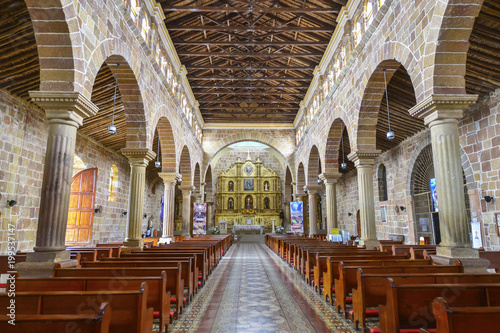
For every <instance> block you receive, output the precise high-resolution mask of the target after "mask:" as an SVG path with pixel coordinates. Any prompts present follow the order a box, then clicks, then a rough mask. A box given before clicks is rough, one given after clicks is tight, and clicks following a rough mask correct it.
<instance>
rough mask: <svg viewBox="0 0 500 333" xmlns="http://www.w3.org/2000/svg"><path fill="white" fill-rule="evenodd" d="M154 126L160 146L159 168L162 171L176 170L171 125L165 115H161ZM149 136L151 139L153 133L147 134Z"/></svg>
mask: <svg viewBox="0 0 500 333" xmlns="http://www.w3.org/2000/svg"><path fill="white" fill-rule="evenodd" d="M156 128H157V129H158V136H159V140H160V147H161V170H162V172H176V170H177V163H176V161H177V158H176V154H175V137H174V132H173V131H172V125H171V124H170V121H169V120H168V118H167V117H165V116H162V117H160V119H158V122H157V125H156ZM153 129H154V128H153ZM149 137H150V138H151V139H153V138H154V133H153V134H151V135H149ZM151 144H152V143H151Z"/></svg>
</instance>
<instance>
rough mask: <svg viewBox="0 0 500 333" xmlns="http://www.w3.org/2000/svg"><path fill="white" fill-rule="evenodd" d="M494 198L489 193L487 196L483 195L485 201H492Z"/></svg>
mask: <svg viewBox="0 0 500 333" xmlns="http://www.w3.org/2000/svg"><path fill="white" fill-rule="evenodd" d="M494 200H495V198H493V197H490V196H489V195H487V196H485V197H484V201H486V202H492V201H494Z"/></svg>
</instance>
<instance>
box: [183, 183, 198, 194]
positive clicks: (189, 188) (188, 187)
mask: <svg viewBox="0 0 500 333" xmlns="http://www.w3.org/2000/svg"><path fill="white" fill-rule="evenodd" d="M195 188H196V187H194V186H193V185H180V186H179V190H181V191H182V195H188V192H189V195H191V192H192V191H194V189H195Z"/></svg>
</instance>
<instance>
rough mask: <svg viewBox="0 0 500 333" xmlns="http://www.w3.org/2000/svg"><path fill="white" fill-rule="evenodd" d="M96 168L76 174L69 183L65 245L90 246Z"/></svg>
mask: <svg viewBox="0 0 500 333" xmlns="http://www.w3.org/2000/svg"><path fill="white" fill-rule="evenodd" d="M96 180H97V168H92V169H86V170H83V171H80V172H79V173H77V174H76V175H75V176H74V177H73V179H72V181H71V195H70V199H69V213H68V222H67V227H66V245H90V243H91V240H92V224H93V221H94V206H95V187H96Z"/></svg>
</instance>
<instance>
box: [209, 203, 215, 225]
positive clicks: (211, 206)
mask: <svg viewBox="0 0 500 333" xmlns="http://www.w3.org/2000/svg"><path fill="white" fill-rule="evenodd" d="M213 205H214V203H213V202H211V201H207V231H208V229H210V228H212V227H214V225H215V224H214V223H213V207H214V206H213Z"/></svg>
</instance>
